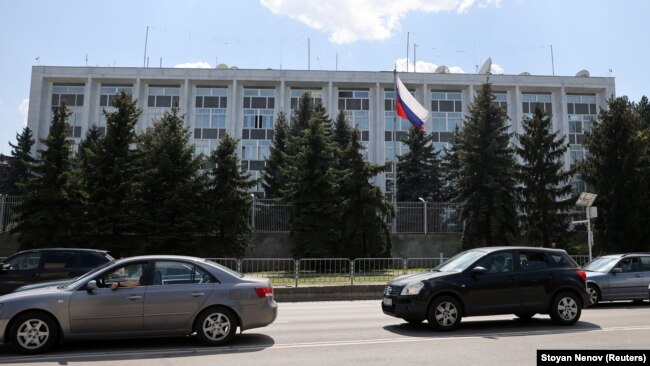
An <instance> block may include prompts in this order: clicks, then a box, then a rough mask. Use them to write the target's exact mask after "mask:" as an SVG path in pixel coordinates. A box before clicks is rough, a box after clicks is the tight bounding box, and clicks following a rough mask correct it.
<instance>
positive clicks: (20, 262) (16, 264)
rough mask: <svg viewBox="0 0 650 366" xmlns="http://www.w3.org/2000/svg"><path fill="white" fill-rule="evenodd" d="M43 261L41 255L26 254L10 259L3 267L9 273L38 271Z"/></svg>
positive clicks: (37, 253)
mask: <svg viewBox="0 0 650 366" xmlns="http://www.w3.org/2000/svg"><path fill="white" fill-rule="evenodd" d="M40 261H41V253H39V252H36V253H24V254H21V255H18V256H17V257H14V258H10V259H9V260H8V261H6V262H5V263H4V265H3V267H4V268H5V269H6V270H7V271H28V270H32V271H33V270H36V269H38V265H39V263H40Z"/></svg>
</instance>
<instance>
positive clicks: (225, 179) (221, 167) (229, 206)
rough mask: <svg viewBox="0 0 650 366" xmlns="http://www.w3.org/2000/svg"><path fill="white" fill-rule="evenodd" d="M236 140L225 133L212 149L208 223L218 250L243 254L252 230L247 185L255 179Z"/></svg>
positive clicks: (235, 255) (252, 183) (219, 252)
mask: <svg viewBox="0 0 650 366" xmlns="http://www.w3.org/2000/svg"><path fill="white" fill-rule="evenodd" d="M237 144H238V141H237V140H235V139H234V138H232V137H231V136H230V135H228V134H226V135H225V136H224V137H223V138H222V139H221V142H220V143H219V146H218V147H217V149H216V150H214V151H213V152H212V155H211V156H210V162H211V163H212V164H214V168H213V169H212V172H211V178H210V188H209V190H208V191H207V193H206V200H207V202H209V211H208V212H209V223H208V225H209V229H210V232H211V233H212V234H213V235H214V236H215V240H216V241H215V243H214V244H215V247H216V253H218V254H220V255H224V256H234V257H236V258H242V257H243V256H244V254H245V253H246V249H247V248H248V245H249V244H248V240H247V236H248V235H249V234H250V233H251V226H250V221H249V218H250V212H251V203H252V202H251V198H250V194H249V193H248V189H249V188H251V187H253V186H254V185H255V184H256V182H255V181H254V180H251V179H250V174H248V173H246V172H245V171H244V170H243V169H242V168H241V165H240V163H239V158H238V157H237V153H236V149H237ZM213 253H214V252H213Z"/></svg>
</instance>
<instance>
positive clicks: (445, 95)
mask: <svg viewBox="0 0 650 366" xmlns="http://www.w3.org/2000/svg"><path fill="white" fill-rule="evenodd" d="M582 74H583V75H584V74H585V73H582ZM399 76H400V79H401V80H402V81H403V82H404V84H405V85H406V86H407V87H408V88H409V89H410V90H411V91H412V92H413V95H414V96H415V97H416V99H417V100H418V101H420V103H422V104H423V105H424V106H425V107H427V108H429V109H430V110H431V117H430V118H429V120H428V121H427V122H426V124H425V131H427V132H433V133H434V134H435V136H436V141H437V142H436V145H437V147H439V148H441V147H442V146H443V145H444V144H445V143H447V141H449V138H450V136H451V133H452V131H453V130H454V127H455V126H457V125H462V123H463V119H464V116H465V115H466V114H467V112H468V106H469V104H470V103H471V102H472V100H473V98H474V95H475V92H476V91H477V90H478V89H479V88H480V86H481V84H482V83H484V82H486V80H488V76H489V82H490V83H492V87H493V90H494V91H495V95H496V101H495V103H498V104H499V105H501V106H502V107H504V108H505V109H506V110H507V112H508V115H509V116H510V119H511V121H510V123H511V132H518V133H521V132H523V130H522V127H521V120H522V118H523V117H524V116H526V115H529V114H532V112H533V110H534V108H535V106H536V105H539V106H540V107H541V108H542V109H543V110H545V111H548V112H551V113H552V114H553V127H554V129H556V130H560V131H562V132H563V133H564V134H565V135H566V136H567V137H568V140H569V143H570V150H569V152H568V153H567V156H566V158H565V167H566V168H567V169H568V168H569V167H570V166H572V165H573V164H575V162H576V161H579V160H581V159H583V158H584V154H585V150H584V147H583V145H582V142H583V137H584V132H585V131H588V130H589V129H590V127H591V122H590V121H591V120H592V119H595V117H596V116H597V113H598V110H599V108H605V107H606V101H607V99H608V98H609V97H611V96H613V95H615V87H614V78H611V77H588V76H576V77H567V76H532V75H484V74H450V73H400V74H399ZM393 79H394V78H393V73H392V72H390V71H386V72H369V71H305V70H271V69H267V70H240V69H237V68H235V67H233V68H227V67H223V68H222V67H220V68H217V69H179V68H171V69H170V68H139V67H54V66H34V67H33V68H32V81H31V91H30V98H29V116H28V126H29V128H30V129H32V131H33V133H34V137H35V138H36V139H37V143H36V144H35V146H34V149H35V150H36V149H40V148H41V147H42V146H40V142H38V139H40V138H45V137H46V136H47V134H48V131H49V125H50V123H51V121H52V116H53V112H52V111H53V108H55V107H57V106H60V105H61V103H62V102H64V101H65V102H66V103H67V105H68V106H69V107H70V109H71V111H72V115H71V117H70V119H69V120H68V122H69V124H70V125H71V126H72V130H71V136H70V138H71V139H72V140H73V141H74V142H75V143H76V144H78V143H79V142H80V141H81V140H82V139H83V138H84V136H85V134H86V131H87V130H88V128H89V127H90V126H92V125H97V126H99V127H100V128H102V127H105V125H106V121H105V119H104V117H103V115H102V110H103V109H107V110H110V109H112V108H113V107H111V98H110V97H111V96H113V95H115V94H116V93H117V92H118V91H120V90H125V91H127V92H129V93H132V94H133V95H134V97H135V98H136V99H137V100H138V101H139V106H140V108H142V110H143V113H142V115H141V117H140V120H139V122H138V125H137V126H136V130H137V132H142V131H143V130H144V129H145V128H147V127H150V126H152V121H153V120H154V119H156V118H159V117H161V116H162V114H163V112H164V111H167V110H171V107H172V106H173V105H178V106H179V107H180V110H181V114H183V115H184V116H185V122H186V125H187V126H188V128H190V129H191V131H193V135H192V136H193V141H192V142H193V144H194V145H195V149H196V151H197V152H202V153H206V154H207V153H209V152H210V151H211V150H212V149H214V148H216V146H217V145H218V143H219V138H220V137H221V136H223V134H224V133H225V132H226V131H227V132H228V133H229V134H231V135H233V136H234V137H236V138H238V139H240V140H241V142H240V146H241V149H240V151H239V153H240V157H241V159H242V162H243V164H244V166H246V167H247V168H248V169H249V171H250V172H251V173H252V175H253V176H254V177H259V176H260V171H261V169H262V168H263V167H264V159H265V157H266V156H268V154H269V149H270V146H271V139H272V134H273V126H274V120H275V118H276V116H277V113H278V112H280V111H284V112H285V113H287V115H290V113H291V110H292V109H293V108H295V106H296V103H297V100H298V99H299V98H300V96H301V95H302V94H303V93H305V92H307V93H310V95H311V96H312V98H313V99H314V100H315V101H317V102H322V104H323V105H324V106H325V108H326V109H327V111H328V113H329V115H330V117H332V118H334V117H335V116H336V114H337V113H338V111H339V110H344V111H345V113H346V114H347V116H348V120H349V121H350V123H351V124H352V125H353V126H356V127H357V128H358V129H359V130H360V131H361V139H362V141H363V144H364V145H365V146H366V147H367V150H366V151H365V152H364V153H365V156H366V158H367V159H368V160H369V161H370V162H373V163H383V162H384V161H391V160H393V156H394V154H395V151H394V150H395V149H396V150H397V154H398V155H400V154H402V153H403V152H404V151H403V149H404V147H403V146H402V144H401V143H396V144H394V143H393V138H394V135H396V136H397V138H398V141H399V138H400V135H402V134H405V133H406V131H407V130H408V128H409V123H408V121H406V120H400V119H398V123H397V126H395V128H393V116H394V111H393V99H394V91H393V88H394V86H393ZM393 131H395V133H394V132H393ZM391 178H392V174H386V176H382V177H379V178H378V179H377V182H376V183H377V184H378V185H380V186H381V187H382V188H383V189H384V190H385V189H386V182H387V180H390V179H391ZM576 184H578V185H581V184H582V183H581V181H580V180H579V179H578V180H577V181H576ZM388 186H389V187H391V186H392V185H390V184H389V185H388ZM257 190H258V191H259V190H261V188H260V187H259V186H258V188H257ZM389 190H392V189H390V188H389Z"/></svg>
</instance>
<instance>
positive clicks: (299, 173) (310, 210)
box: [285, 114, 342, 258]
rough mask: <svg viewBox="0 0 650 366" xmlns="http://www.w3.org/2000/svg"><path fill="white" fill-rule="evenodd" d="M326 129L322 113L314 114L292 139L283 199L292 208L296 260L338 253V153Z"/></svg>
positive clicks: (291, 235) (292, 237)
mask: <svg viewBox="0 0 650 366" xmlns="http://www.w3.org/2000/svg"><path fill="white" fill-rule="evenodd" d="M327 129H328V122H327V120H324V118H323V114H316V115H315V116H314V117H313V118H312V119H311V120H310V121H309V125H308V128H307V129H306V130H304V131H303V133H302V134H301V135H300V136H296V137H293V138H292V140H291V145H292V146H293V151H294V152H293V153H292V155H290V156H289V164H288V177H289V184H288V189H287V191H286V193H285V197H286V200H287V202H288V203H289V204H292V205H293V212H292V215H291V218H290V224H291V232H290V237H291V240H292V242H293V252H294V256H296V257H302V258H304V257H315V258H319V257H321V258H326V257H328V256H333V255H336V254H337V253H340V252H341V248H340V242H339V238H340V229H339V227H338V225H339V223H340V219H341V217H340V211H339V207H338V205H339V203H340V202H341V200H342V198H341V197H340V195H339V194H338V192H339V179H340V178H339V177H340V172H339V171H338V169H337V168H336V167H337V164H338V163H337V155H338V154H337V148H336V144H335V143H334V141H333V139H332V136H331V135H330V134H328V132H327Z"/></svg>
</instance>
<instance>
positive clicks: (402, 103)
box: [395, 75, 429, 131]
mask: <svg viewBox="0 0 650 366" xmlns="http://www.w3.org/2000/svg"><path fill="white" fill-rule="evenodd" d="M395 86H396V90H397V93H396V97H395V109H396V110H397V115H398V116H400V117H402V118H404V119H408V120H409V121H410V122H411V124H412V125H413V126H415V128H417V129H418V130H420V131H424V122H425V121H426V120H427V118H429V111H428V110H427V109H426V108H424V107H423V106H422V104H420V103H418V101H417V100H416V99H415V98H414V97H413V95H411V93H409V91H408V89H406V87H405V86H404V84H402V80H400V79H399V76H397V75H395Z"/></svg>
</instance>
